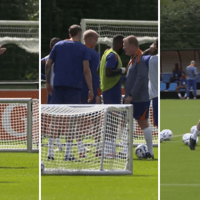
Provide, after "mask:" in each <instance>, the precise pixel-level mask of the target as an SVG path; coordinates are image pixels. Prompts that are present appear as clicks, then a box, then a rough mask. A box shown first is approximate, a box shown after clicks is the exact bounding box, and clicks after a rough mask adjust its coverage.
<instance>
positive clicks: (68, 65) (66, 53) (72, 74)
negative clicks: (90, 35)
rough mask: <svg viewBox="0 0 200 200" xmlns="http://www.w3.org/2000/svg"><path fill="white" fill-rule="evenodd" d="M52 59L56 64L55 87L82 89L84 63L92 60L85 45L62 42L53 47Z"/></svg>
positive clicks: (68, 41)
mask: <svg viewBox="0 0 200 200" xmlns="http://www.w3.org/2000/svg"><path fill="white" fill-rule="evenodd" d="M50 59H51V60H53V62H54V86H69V87H73V88H78V89H82V78H83V61H85V60H88V61H89V60H90V52H89V50H88V48H87V47H86V46H85V45H84V44H82V43H81V42H74V41H71V40H62V41H60V42H58V43H56V44H55V46H54V47H53V49H52V51H51V53H50Z"/></svg>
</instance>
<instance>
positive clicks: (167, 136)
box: [161, 129, 173, 140]
mask: <svg viewBox="0 0 200 200" xmlns="http://www.w3.org/2000/svg"><path fill="white" fill-rule="evenodd" d="M161 134H162V135H163V140H171V138H172V136H173V133H172V131H171V130H169V129H164V130H162V131H161Z"/></svg>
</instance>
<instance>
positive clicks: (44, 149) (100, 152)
mask: <svg viewBox="0 0 200 200" xmlns="http://www.w3.org/2000/svg"><path fill="white" fill-rule="evenodd" d="M128 108H129V109H128ZM130 108H131V107H130V106H129V107H128V106H118V107H117V106H115V107H112V106H107V105H98V106H69V105H42V106H41V161H42V162H43V164H44V166H45V170H44V172H47V173H48V172H49V173H56V172H57V173H58V172H60V173H70V172H74V173H78V172H82V173H84V172H86V171H87V172H92V171H93V172H102V171H103V172H106V171H107V172H126V171H128V167H129V165H130V163H129V162H131V161H132V159H130V153H129V151H128V150H129V148H130V145H132V144H131V142H129V140H130V129H129V123H130V119H129V114H130ZM131 148H132V147H131ZM131 171H132V170H131Z"/></svg>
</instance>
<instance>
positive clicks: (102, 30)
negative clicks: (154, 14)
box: [80, 19, 158, 146]
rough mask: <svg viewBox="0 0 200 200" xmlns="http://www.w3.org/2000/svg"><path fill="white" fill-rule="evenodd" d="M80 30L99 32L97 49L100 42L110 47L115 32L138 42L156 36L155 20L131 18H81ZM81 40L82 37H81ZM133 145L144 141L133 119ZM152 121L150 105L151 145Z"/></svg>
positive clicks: (155, 141) (155, 137)
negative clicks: (133, 37) (133, 38)
mask: <svg viewBox="0 0 200 200" xmlns="http://www.w3.org/2000/svg"><path fill="white" fill-rule="evenodd" d="M80 24H81V28H82V31H83V32H84V31H86V30H88V29H93V30H95V31H96V32H97V33H98V34H99V39H98V51H99V53H100V49H101V48H100V47H101V45H102V44H104V45H107V46H109V47H112V41H113V37H114V36H115V35H117V34H120V35H123V36H124V37H127V36H129V35H134V36H136V37H137V39H138V40H139V44H140V45H141V44H146V43H152V42H155V40H156V39H157V37H158V22H157V21H139V20H138V21H133V20H102V19H81V23H80ZM82 42H83V38H82ZM133 124H134V126H133V137H134V143H133V145H134V146H137V145H138V144H142V143H146V141H145V138H144V135H143V132H142V130H141V129H140V127H139V125H138V123H137V122H136V121H135V120H134V121H133ZM153 124H154V122H153V109H152V105H151V106H150V110H149V125H150V127H151V129H152V135H153V145H154V146H158V128H157V127H155V126H154V125H153Z"/></svg>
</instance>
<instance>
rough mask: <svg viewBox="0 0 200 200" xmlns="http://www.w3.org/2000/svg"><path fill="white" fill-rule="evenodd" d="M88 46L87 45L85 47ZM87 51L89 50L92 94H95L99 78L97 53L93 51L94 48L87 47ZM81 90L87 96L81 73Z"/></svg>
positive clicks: (98, 86)
mask: <svg viewBox="0 0 200 200" xmlns="http://www.w3.org/2000/svg"><path fill="white" fill-rule="evenodd" d="M87 48H88V47H87ZM88 51H89V52H90V60H89V63H90V65H89V66H90V70H91V74H92V85H93V90H94V96H97V94H98V90H97V89H98V88H100V79H99V74H98V73H97V68H98V67H99V63H100V60H99V53H98V52H97V51H95V50H94V49H91V48H88ZM82 91H83V92H85V93H86V95H87V96H88V86H87V83H86V80H85V77H84V75H83V87H82Z"/></svg>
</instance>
